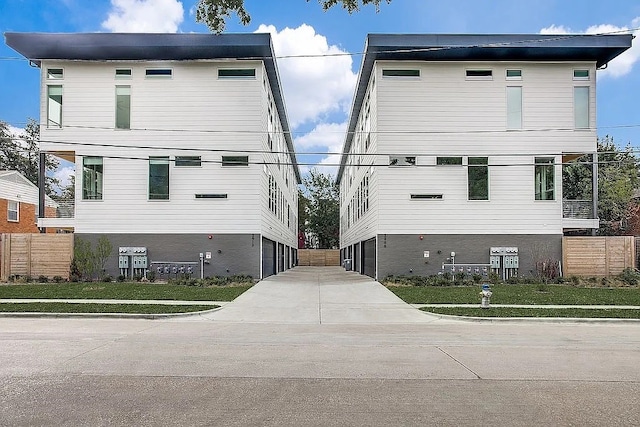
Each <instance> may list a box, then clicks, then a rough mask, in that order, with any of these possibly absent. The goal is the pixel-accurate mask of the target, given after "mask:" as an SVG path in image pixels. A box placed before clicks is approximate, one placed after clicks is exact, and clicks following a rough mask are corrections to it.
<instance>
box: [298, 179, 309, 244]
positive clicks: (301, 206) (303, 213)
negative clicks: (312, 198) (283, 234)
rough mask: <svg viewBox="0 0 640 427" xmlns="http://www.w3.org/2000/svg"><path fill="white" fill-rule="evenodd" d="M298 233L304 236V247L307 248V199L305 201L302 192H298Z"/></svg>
mask: <svg viewBox="0 0 640 427" xmlns="http://www.w3.org/2000/svg"><path fill="white" fill-rule="evenodd" d="M298 233H299V234H302V236H304V244H305V247H308V246H309V242H308V241H307V236H308V233H309V199H307V197H306V196H305V195H304V193H303V192H302V190H298Z"/></svg>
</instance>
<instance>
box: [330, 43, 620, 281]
mask: <svg viewBox="0 0 640 427" xmlns="http://www.w3.org/2000/svg"><path fill="white" fill-rule="evenodd" d="M632 38H633V36H632V35H630V34H619V35H564V36H549V35H539V34H530V35H520V34H501V35H445V34H407V35H402V34H371V35H369V36H368V38H367V41H366V46H365V55H364V57H363V61H362V66H361V69H360V73H359V79H358V83H357V88H356V94H355V98H354V101H353V105H352V109H351V116H350V120H349V125H348V133H347V136H346V139H345V142H344V146H343V151H342V157H341V162H340V168H339V171H338V176H337V183H338V184H339V185H340V219H341V227H340V229H341V233H340V248H341V250H342V254H341V255H342V258H343V259H351V260H352V263H353V268H354V269H355V270H356V271H358V272H361V273H363V274H367V275H369V276H371V277H375V278H378V279H382V278H384V277H386V276H388V275H432V274H439V273H449V274H451V273H464V274H478V275H481V276H488V275H489V274H490V273H495V274H498V275H500V276H501V277H502V278H509V277H511V276H515V275H531V274H536V272H537V270H538V268H539V267H540V266H541V265H543V264H549V263H556V262H557V261H559V260H561V258H562V236H563V233H564V232H565V231H567V230H576V229H591V230H593V229H597V228H598V218H597V209H596V206H597V194H598V191H597V176H598V175H597V156H596V150H597V131H596V73H597V70H598V69H600V68H603V67H606V66H607V64H608V63H609V61H611V60H612V59H614V58H615V57H616V56H618V55H620V54H621V53H622V52H624V51H625V50H627V49H629V48H630V47H631V43H632ZM583 155H588V156H591V158H592V159H593V160H595V161H593V162H592V164H588V165H585V166H584V167H587V168H589V169H590V170H591V171H592V172H591V174H592V177H593V179H592V181H593V188H592V191H591V194H592V195H591V197H589V198H585V200H566V199H565V198H564V197H563V192H562V167H563V165H564V164H567V163H568V162H571V161H575V160H576V159H578V158H580V157H581V156H583Z"/></svg>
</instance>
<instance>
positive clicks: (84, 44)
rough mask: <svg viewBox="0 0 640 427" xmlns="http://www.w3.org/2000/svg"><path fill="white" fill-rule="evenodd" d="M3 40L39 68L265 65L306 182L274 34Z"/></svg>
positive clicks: (16, 36)
mask: <svg viewBox="0 0 640 427" xmlns="http://www.w3.org/2000/svg"><path fill="white" fill-rule="evenodd" d="M5 41H6V44H7V45H8V46H9V47H11V48H12V49H14V50H15V51H17V52H19V53H20V54H22V55H23V56H24V57H25V58H27V59H29V60H30V61H31V62H32V63H34V64H36V65H38V66H40V64H41V63H42V61H43V60H66V61H198V60H225V59H229V60H234V59H235V60H247V61H250V60H256V61H263V63H264V65H265V69H266V71H267V76H268V78H269V83H270V85H271V88H272V92H273V97H274V101H275V103H276V108H277V110H278V115H279V117H280V122H281V123H282V129H283V132H284V137H285V140H286V141H287V148H288V150H289V152H290V153H291V160H292V163H293V169H294V172H295V175H296V178H297V180H298V183H299V184H300V183H301V182H302V180H301V176H300V170H299V167H298V163H297V160H296V157H295V153H294V147H293V140H292V139H291V132H290V130H289V122H288V119H287V113H286V107H285V103H284V97H283V95H282V86H281V84H280V77H279V74H278V67H277V65H276V62H275V55H274V53H273V46H272V43H271V35H270V34H267V33H252V34H148V33H5Z"/></svg>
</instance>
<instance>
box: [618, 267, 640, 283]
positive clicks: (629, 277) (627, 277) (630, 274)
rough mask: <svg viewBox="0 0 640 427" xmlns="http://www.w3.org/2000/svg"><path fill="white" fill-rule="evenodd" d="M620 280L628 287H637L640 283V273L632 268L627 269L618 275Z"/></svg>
mask: <svg viewBox="0 0 640 427" xmlns="http://www.w3.org/2000/svg"><path fill="white" fill-rule="evenodd" d="M618 279H620V280H622V281H623V282H624V283H625V284H626V285H629V286H637V285H638V283H640V272H638V271H637V270H634V269H632V268H625V269H624V270H623V271H622V273H620V274H619V275H618Z"/></svg>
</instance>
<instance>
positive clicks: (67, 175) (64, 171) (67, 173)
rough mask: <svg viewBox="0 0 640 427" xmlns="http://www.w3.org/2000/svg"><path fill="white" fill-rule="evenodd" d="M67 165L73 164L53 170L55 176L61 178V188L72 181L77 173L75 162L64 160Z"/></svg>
mask: <svg viewBox="0 0 640 427" xmlns="http://www.w3.org/2000/svg"><path fill="white" fill-rule="evenodd" d="M64 163H66V164H67V165H71V166H62V165H61V167H59V168H58V169H57V170H56V171H55V172H53V177H54V178H57V179H58V180H60V188H64V187H66V186H67V185H69V183H70V182H71V176H73V175H75V173H76V167H75V165H73V163H69V162H64Z"/></svg>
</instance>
